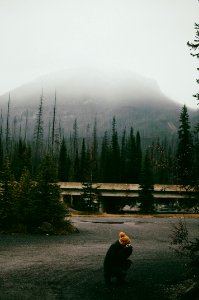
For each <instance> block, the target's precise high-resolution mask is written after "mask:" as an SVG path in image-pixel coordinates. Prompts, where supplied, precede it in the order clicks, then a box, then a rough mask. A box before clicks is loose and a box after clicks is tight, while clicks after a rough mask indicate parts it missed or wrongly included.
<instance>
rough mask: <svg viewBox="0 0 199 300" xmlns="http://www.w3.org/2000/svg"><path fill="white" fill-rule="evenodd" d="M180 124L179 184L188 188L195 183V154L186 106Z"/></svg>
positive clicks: (178, 150)
mask: <svg viewBox="0 0 199 300" xmlns="http://www.w3.org/2000/svg"><path fill="white" fill-rule="evenodd" d="M179 122H180V125H179V129H178V149H177V171H178V182H179V184H181V185H183V186H185V187H186V186H188V185H191V183H192V181H193V157H194V152H193V140H192V134H191V132H190V122H189V115H188V112H187V108H186V106H185V105H184V106H183V108H182V111H181V114H180V120H179Z"/></svg>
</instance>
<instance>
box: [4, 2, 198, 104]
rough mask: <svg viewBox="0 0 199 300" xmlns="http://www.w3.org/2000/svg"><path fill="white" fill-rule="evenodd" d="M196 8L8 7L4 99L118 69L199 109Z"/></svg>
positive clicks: (110, 5) (195, 4)
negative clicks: (46, 78)
mask: <svg viewBox="0 0 199 300" xmlns="http://www.w3.org/2000/svg"><path fill="white" fill-rule="evenodd" d="M198 13H199V5H198V1H196V0H183V1H182V0H175V1H173V0H169V1H168V0H162V1H159V0H151V1H147V0H142V1H140V0H139V1H138V0H126V1H121V0H101V1H98V0H84V1H80V0H75V1H71V0H59V1H55V0H42V1H40V0H34V1H33V0H18V1H14V0H0V35H1V49H0V65H1V68H0V78H1V84H0V94H4V93H5V92H8V91H12V90H13V89H14V88H16V87H18V86H21V85H23V84H25V83H27V82H30V81H32V80H34V79H35V78H37V77H39V76H42V75H44V74H50V73H54V72H57V71H59V70H65V69H67V70H70V69H74V68H77V69H78V68H97V69H100V70H103V71H104V70H106V69H107V68H108V69H112V72H114V70H115V68H117V69H122V70H128V71H131V72H136V73H140V74H142V75H144V76H146V77H149V78H152V79H154V80H155V81H157V83H158V85H159V86H160V89H161V90H162V91H163V93H165V94H166V95H167V96H168V97H170V98H172V99H174V100H176V101H179V102H180V103H183V104H184V103H185V104H187V105H189V106H196V105H194V103H195V102H196V101H195V100H194V98H193V97H192V95H193V94H194V93H196V92H197V84H196V83H195V79H196V78H197V70H196V68H197V64H196V63H197V62H196V60H195V59H194V58H193V57H191V56H190V54H189V52H190V51H189V49H188V47H187V45H186V43H187V41H188V40H189V41H192V40H193V39H194V22H196V21H197V18H198Z"/></svg>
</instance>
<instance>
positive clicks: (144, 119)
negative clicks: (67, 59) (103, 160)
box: [0, 69, 181, 137]
mask: <svg viewBox="0 0 199 300" xmlns="http://www.w3.org/2000/svg"><path fill="white" fill-rule="evenodd" d="M55 93H56V103H57V113H56V116H57V123H58V122H60V123H61V126H62V127H63V128H64V131H65V133H69V132H71V131H72V127H73V123H74V120H75V119H77V124H78V127H79V132H80V133H83V134H85V132H86V128H87V125H88V124H90V125H92V124H93V122H94V119H95V118H96V120H97V126H98V132H99V134H103V133H104V130H109V129H111V123H112V119H113V116H115V117H116V121H117V128H118V131H123V129H124V127H125V126H126V127H127V128H129V127H130V126H133V128H134V129H135V130H139V131H140V133H141V135H142V136H144V137H156V136H162V135H171V134H174V133H176V130H177V127H178V120H179V114H180V111H181V105H180V104H178V103H176V102H174V101H172V100H171V99H169V98H168V97H166V95H164V94H163V93H162V92H161V90H160V88H159V86H158V84H157V82H156V81H155V80H152V79H150V78H147V77H144V76H141V75H139V74H136V73H132V72H128V71H121V72H119V71H112V72H105V71H104V72H102V71H99V70H95V69H71V70H67V71H60V72H57V73H52V74H49V75H45V76H42V77H40V78H37V79H36V80H34V81H32V82H30V83H27V84H25V85H23V86H21V87H18V88H17V89H15V90H12V91H10V99H11V102H10V114H11V115H12V116H17V118H18V119H21V121H20V122H22V124H23V122H24V123H25V116H26V114H27V110H28V116H29V117H28V118H29V121H28V122H29V126H31V127H33V126H34V123H33V121H34V122H35V118H36V114H37V111H38V107H39V103H40V97H41V95H42V94H43V109H44V114H43V115H44V123H45V124H46V126H47V127H48V124H49V122H51V121H52V115H53V106H54V101H55ZM8 99H9V94H5V95H2V96H1V97H0V108H2V110H3V114H6V113H7V103H8Z"/></svg>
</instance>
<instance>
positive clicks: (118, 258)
mask: <svg viewBox="0 0 199 300" xmlns="http://www.w3.org/2000/svg"><path fill="white" fill-rule="evenodd" d="M132 252H133V247H132V245H131V241H130V239H129V237H128V236H127V235H126V234H125V233H124V232H120V233H119V239H118V240H117V241H115V242H114V243H113V244H112V245H111V246H110V248H109V249H108V251H107V253H106V256H105V259H104V279H105V282H106V283H107V284H111V278H114V277H115V278H116V279H117V281H118V283H124V282H125V277H126V274H127V270H128V269H129V268H130V266H131V264H132V261H131V260H130V259H128V258H129V256H130V255H131V254H132Z"/></svg>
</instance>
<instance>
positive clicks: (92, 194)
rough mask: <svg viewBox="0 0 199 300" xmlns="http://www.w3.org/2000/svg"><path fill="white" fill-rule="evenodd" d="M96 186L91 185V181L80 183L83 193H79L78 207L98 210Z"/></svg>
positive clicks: (84, 209)
mask: <svg viewBox="0 0 199 300" xmlns="http://www.w3.org/2000/svg"><path fill="white" fill-rule="evenodd" d="M97 188H98V187H93V184H92V182H85V183H82V189H83V193H82V194H81V198H80V202H79V207H78V208H79V209H80V210H82V211H89V212H91V211H93V212H94V211H98V210H99V199H98V191H97Z"/></svg>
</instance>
